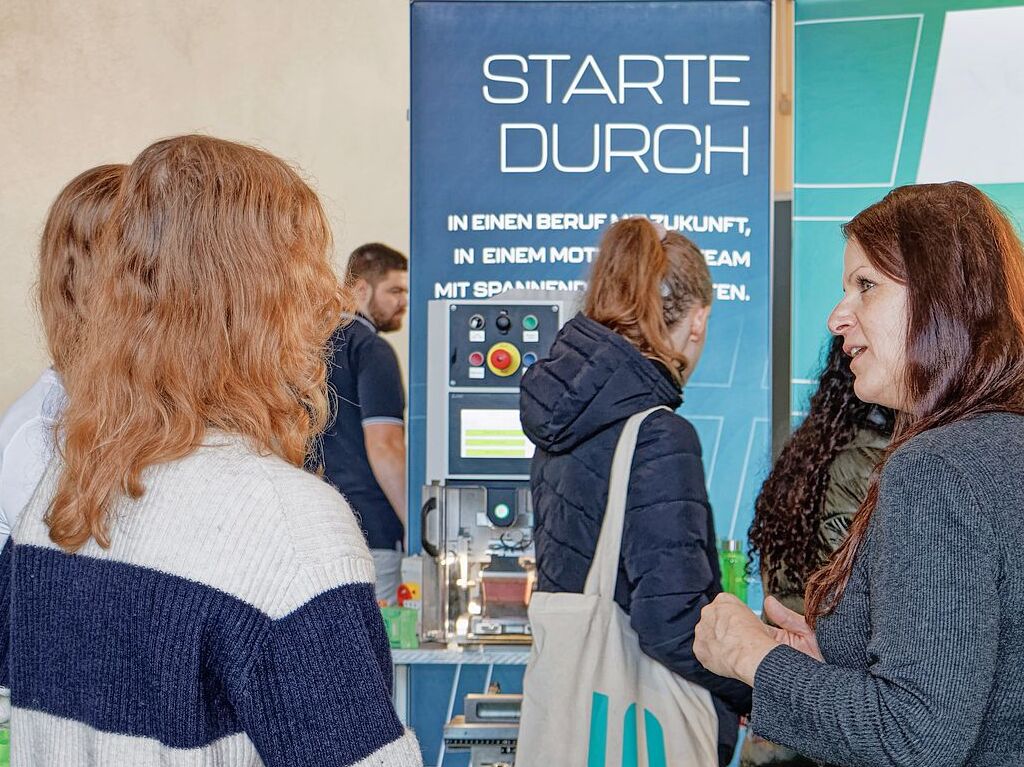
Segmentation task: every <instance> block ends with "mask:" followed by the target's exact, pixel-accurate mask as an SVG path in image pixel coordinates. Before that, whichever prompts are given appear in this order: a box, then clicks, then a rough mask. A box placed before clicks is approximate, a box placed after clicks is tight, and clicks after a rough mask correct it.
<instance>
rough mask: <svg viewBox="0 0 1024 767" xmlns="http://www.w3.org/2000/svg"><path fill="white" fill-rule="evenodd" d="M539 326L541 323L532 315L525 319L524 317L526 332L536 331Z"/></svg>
mask: <svg viewBox="0 0 1024 767" xmlns="http://www.w3.org/2000/svg"><path fill="white" fill-rule="evenodd" d="M538 324H540V323H539V322H538V321H537V318H536V317H534V316H533V315H532V314H527V315H526V316H525V317H523V329H524V330H536V329H537V325H538Z"/></svg>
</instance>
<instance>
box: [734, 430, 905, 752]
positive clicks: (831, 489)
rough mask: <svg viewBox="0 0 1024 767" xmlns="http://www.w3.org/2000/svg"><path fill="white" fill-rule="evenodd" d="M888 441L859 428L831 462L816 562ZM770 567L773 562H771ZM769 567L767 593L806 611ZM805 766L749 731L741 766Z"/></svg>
mask: <svg viewBox="0 0 1024 767" xmlns="http://www.w3.org/2000/svg"><path fill="white" fill-rule="evenodd" d="M888 444H889V438H888V437H885V436H883V435H882V434H880V433H879V432H877V431H875V430H874V429H870V428H863V429H860V430H859V431H858V432H857V433H856V434H855V435H854V437H853V439H852V440H850V443H849V444H848V445H847V446H846V447H844V448H843V449H842V450H841V451H840V452H839V454H838V455H837V456H836V457H835V460H834V461H833V462H832V466H831V467H830V468H829V472H828V485H827V486H826V488H825V502H824V507H823V511H824V514H823V515H822V519H821V521H820V522H819V523H818V527H817V530H816V531H815V538H816V540H817V543H818V546H817V551H816V559H817V563H816V565H824V564H825V563H826V562H827V561H828V558H829V557H830V556H831V554H832V552H833V551H835V550H836V548H837V547H838V546H839V544H840V543H842V542H843V539H844V538H846V533H847V531H848V530H849V529H850V522H852V521H853V516H854V514H856V513H857V509H858V508H860V504H861V501H862V500H864V496H866V495H867V493H868V484H869V482H870V481H871V472H872V471H873V470H874V468H875V466H876V465H877V464H878V462H879V461H880V460H881V459H882V453H883V451H884V450H885V448H886V446H887V445H888ZM768 566H769V567H770V565H768ZM769 573H770V571H767V572H766V570H765V568H764V567H762V571H761V578H762V581H763V582H764V584H765V594H768V593H771V595H772V596H774V597H775V598H776V599H778V600H779V601H780V602H782V604H784V605H785V606H786V607H788V608H789V609H790V610H795V611H796V612H798V613H800V614H803V611H804V595H803V591H802V590H801V589H798V588H796V586H795V585H794V584H793V583H792V581H790V579H788V578H787V577H786V576H785V575H784V574H783V573H779V585H778V588H777V589H776V590H775V591H774V592H769V591H768V580H769V579H768V577H767V575H768V574H769ZM768 765H771V767H804V766H805V765H807V766H813V765H814V762H811V761H808V760H807V759H805V758H804V757H802V756H800V755H799V754H797V753H796V752H795V751H792V750H791V749H788V748H786V747H784V746H779V745H776V744H774V743H771V742H769V741H766V740H763V739H761V738H757V737H751V734H750V733H749V732H748V733H747V737H746V738H744V742H743V750H742V752H741V756H740V767H762V766H764V767H767V766H768Z"/></svg>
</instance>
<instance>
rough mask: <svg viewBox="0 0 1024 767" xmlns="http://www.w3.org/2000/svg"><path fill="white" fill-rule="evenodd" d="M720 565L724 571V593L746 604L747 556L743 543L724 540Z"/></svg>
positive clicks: (720, 554)
mask: <svg viewBox="0 0 1024 767" xmlns="http://www.w3.org/2000/svg"><path fill="white" fill-rule="evenodd" d="M718 564H719V565H720V567H721V569H722V591H728V592H729V593H730V594H732V595H733V596H736V597H739V599H740V600H741V601H742V602H744V603H746V601H747V555H746V553H745V552H744V551H743V542H742V541H736V540H732V539H730V540H723V541H722V542H721V546H720V548H719V550H718Z"/></svg>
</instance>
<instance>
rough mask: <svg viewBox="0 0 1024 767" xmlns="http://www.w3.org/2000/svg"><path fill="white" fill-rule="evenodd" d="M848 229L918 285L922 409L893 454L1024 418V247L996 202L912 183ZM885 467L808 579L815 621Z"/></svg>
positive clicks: (910, 298)
mask: <svg viewBox="0 0 1024 767" xmlns="http://www.w3.org/2000/svg"><path fill="white" fill-rule="evenodd" d="M843 232H844V234H845V235H846V237H847V238H849V239H852V240H854V241H856V242H857V243H858V244H859V245H860V247H861V248H862V249H863V250H864V253H865V254H866V255H867V258H868V260H869V261H870V262H871V263H872V265H873V266H874V267H875V268H877V269H878V270H879V271H881V272H882V273H883V274H885V275H887V276H888V277H890V278H891V279H893V280H896V281H897V282H899V283H901V284H904V285H906V288H907V339H906V352H905V354H906V362H907V364H906V380H905V382H904V384H905V387H906V391H907V393H908V395H909V401H910V402H912V403H913V411H912V412H905V413H901V414H900V416H899V417H898V418H897V422H896V431H895V433H894V435H893V441H892V443H891V444H890V446H889V448H888V450H887V451H886V453H885V458H888V456H890V455H892V454H893V453H894V452H896V451H897V450H899V448H900V447H901V446H902V445H904V444H906V443H907V442H909V441H910V440H911V439H913V438H914V437H916V436H917V435H918V434H921V433H922V432H925V431H928V430H929V429H934V428H936V427H938V426H943V425H945V424H948V423H952V422H954V421H958V420H961V419H964V418H970V417H971V416H975V415H979V414H981V413H988V412H994V411H1006V412H1013V413H1022V414H1024V248H1022V247H1021V242H1020V239H1019V238H1018V237H1017V233H1016V232H1015V231H1014V228H1013V226H1012V224H1011V223H1010V221H1009V220H1008V219H1007V217H1006V215H1005V214H1004V213H1003V212H1002V211H1001V210H1000V209H999V208H998V207H997V206H996V205H995V203H993V202H992V200H990V199H989V198H988V197H986V196H985V194H984V193H982V192H981V191H979V190H978V189H976V188H975V187H973V186H971V185H970V184H965V183H962V182H956V181H954V182H950V183H947V184H920V185H914V186H904V187H900V188H898V189H893V190H892V191H891V192H889V194H887V195H886V196H885V198H884V199H882V200H881V201H880V202H877V203H875V204H874V205H872V206H871V207H869V208H867V209H866V210H864V211H862V212H861V213H859V214H857V216H855V217H854V218H853V219H852V220H851V221H850V222H849V223H848V224H846V226H845V227H843ZM885 458H883V462H882V463H883V465H884V462H885ZM880 468H881V467H879V470H880ZM879 470H876V471H875V475H874V477H873V478H872V481H871V483H870V486H869V490H868V494H867V498H866V499H865V500H864V503H863V504H862V505H861V507H860V509H859V510H858V512H857V515H856V517H855V518H854V521H853V523H852V524H851V526H850V532H849V536H848V537H847V538H846V540H845V541H844V542H843V544H842V545H841V546H840V547H839V548H838V549H837V550H836V552H835V554H834V555H833V557H832V559H831V560H830V562H829V564H828V565H826V566H825V567H824V568H822V569H821V570H819V571H818V572H816V573H815V574H814V575H813V576H812V577H811V579H810V580H809V582H808V584H807V591H806V613H807V618H808V621H809V622H810V624H811V625H814V624H815V622H816V621H817V619H818V618H820V617H821V616H823V615H827V614H828V613H829V612H831V611H832V610H833V609H834V608H835V605H836V604H837V603H838V601H839V599H840V598H841V597H842V595H843V591H844V589H845V588H846V584H847V582H848V581H849V578H850V573H851V572H852V570H853V562H854V559H855V557H856V554H857V551H858V549H859V547H860V544H861V542H862V541H863V540H864V536H865V534H866V533H867V530H868V527H869V525H870V522H871V516H872V514H873V513H874V511H875V508H876V506H877V505H878V475H879Z"/></svg>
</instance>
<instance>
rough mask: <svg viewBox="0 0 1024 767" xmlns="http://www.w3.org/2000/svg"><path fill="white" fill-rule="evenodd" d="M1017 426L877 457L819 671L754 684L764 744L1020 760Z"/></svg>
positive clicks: (795, 671) (934, 764)
mask: <svg viewBox="0 0 1024 767" xmlns="http://www.w3.org/2000/svg"><path fill="white" fill-rule="evenodd" d="M1022 553H1024V417H1020V416H1015V415H1009V414H1006V413H994V414H989V415H985V416H980V417H977V418H973V419H970V420H967V421H962V422H959V423H955V424H952V425H949V426H945V427H942V428H940V429H935V430H933V431H930V432H926V433H925V434H922V435H920V436H919V437H917V438H915V439H913V440H912V441H910V442H909V443H907V444H906V445H904V446H903V447H902V448H901V449H900V450H899V451H898V452H897V453H896V454H895V455H894V456H893V457H892V458H891V459H890V460H889V462H888V463H887V464H886V466H885V468H884V470H883V472H882V477H881V486H880V497H879V503H878V508H877V509H876V512H875V516H874V518H873V520H872V523H871V527H870V529H869V531H868V535H867V537H866V539H865V541H864V543H863V544H862V547H861V550H860V552H859V554H858V556H857V559H856V562H855V564H854V571H853V575H852V577H851V578H850V582H849V585H848V586H847V589H846V593H845V595H844V597H843V599H842V600H841V602H840V603H839V605H838V607H837V609H836V610H835V612H834V613H833V614H831V615H830V616H828V617H826V618H823V619H822V620H820V621H819V623H818V631H817V636H818V644H819V646H820V648H821V652H822V655H823V656H824V658H825V663H819V662H818V661H815V660H812V659H811V658H809V657H807V656H806V655H802V654H801V653H799V652H797V651H796V650H793V649H791V648H789V647H779V648H776V649H775V650H773V651H772V652H771V653H769V654H768V656H767V657H766V658H765V659H764V661H763V662H762V663H761V665H760V666H759V667H758V669H757V674H756V676H755V679H754V703H753V714H752V724H753V728H754V731H755V732H756V733H757V734H758V735H761V736H762V737H765V738H768V739H769V740H772V741H775V742H777V743H783V744H785V745H788V746H790V747H792V748H794V749H796V750H797V751H799V752H800V753H803V754H806V755H808V756H810V757H811V758H814V759H817V760H819V761H821V762H825V763H829V764H834V765H843V766H844V767H845V766H850V767H853V766H854V765H856V766H858V767H860V766H863V767H869V766H870V767H882V766H883V765H900V766H903V765H922V766H925V765H926V766H927V767H946V766H950V767H952V766H953V765H969V766H970V767H997V766H998V767H1011V766H1012V767H1019V765H1024V566H1022Z"/></svg>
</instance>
